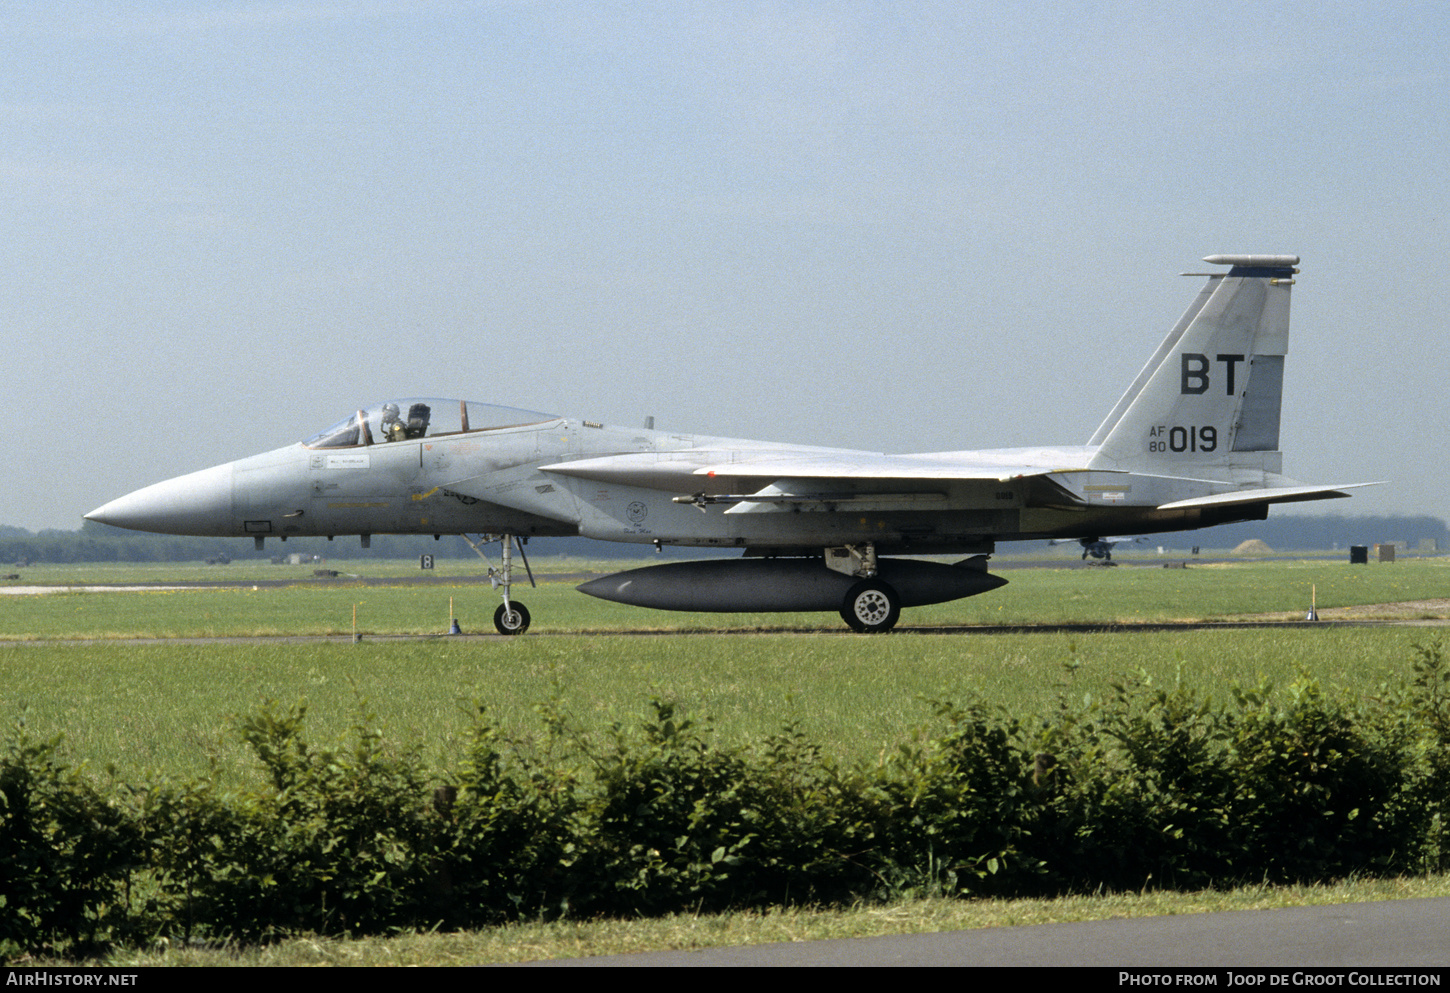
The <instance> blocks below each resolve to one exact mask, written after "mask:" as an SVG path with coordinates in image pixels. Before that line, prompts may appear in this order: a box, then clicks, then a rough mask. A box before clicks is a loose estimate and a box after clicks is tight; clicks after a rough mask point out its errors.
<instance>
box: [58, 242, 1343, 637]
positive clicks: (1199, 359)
mask: <svg viewBox="0 0 1450 993" xmlns="http://www.w3.org/2000/svg"><path fill="white" fill-rule="evenodd" d="M1206 261H1209V262H1212V263H1215V264H1225V265H1229V266H1230V267H1231V269H1230V271H1229V272H1228V273H1227V274H1217V273H1215V274H1212V275H1209V276H1208V283H1207V285H1206V286H1205V287H1204V288H1203V290H1202V291H1201V292H1200V294H1199V296H1198V298H1197V299H1196V300H1195V301H1194V303H1193V305H1192V306H1191V307H1190V308H1189V310H1188V312H1187V313H1186V314H1185V315H1184V317H1183V318H1182V319H1181V320H1180V321H1179V322H1178V324H1177V325H1176V326H1175V327H1174V329H1173V330H1172V331H1171V332H1170V333H1169V335H1168V337H1167V338H1166V339H1165V340H1164V341H1163V343H1162V344H1161V345H1160V346H1159V348H1158V350H1157V351H1156V352H1155V353H1154V355H1153V357H1152V358H1151V359H1150V360H1149V362H1148V364H1147V365H1146V366H1145V367H1144V369H1143V371H1142V372H1141V373H1140V374H1139V375H1138V377H1137V379H1135V380H1134V382H1133V383H1132V385H1131V386H1130V387H1129V389H1128V391H1127V392H1126V393H1125V394H1124V396H1123V398H1122V399H1121V400H1120V401H1119V402H1118V404H1117V405H1116V407H1115V408H1114V409H1113V410H1112V412H1111V413H1110V414H1109V415H1108V417H1107V419H1106V420H1105V421H1104V422H1103V425H1102V426H1101V427H1100V428H1099V429H1098V431H1097V432H1096V433H1095V435H1094V436H1093V438H1092V439H1091V440H1090V441H1089V443H1088V444H1087V445H1083V446H1077V447H1048V448H1032V449H996V450H989V451H965V452H938V453H925V454H914V455H887V454H881V453H875V452H865V451H856V450H851V449H833V448H816V447H805V446H798V445H788V444H780V443H773V442H759V441H750V440H744V439H736V438H718V437H709V436H699V435H687V434H679V433H675V432H667V431H656V430H652V429H644V428H640V429H633V428H622V427H617V426H608V425H604V424H600V423H596V422H593V421H589V420H576V419H573V418H569V417H562V416H558V415H553V414H544V413H538V412H535V411H528V410H519V409H515V408H509V407H499V406H493V405H488V404H480V403H473V402H469V401H459V400H442V399H434V398H411V399H403V400H395V401H390V402H387V403H381V404H375V405H373V406H370V407H366V408H362V409H358V410H355V411H353V412H351V413H350V414H349V415H348V416H346V417H344V418H343V419H342V420H341V421H339V422H338V423H337V424H335V425H333V426H332V427H330V428H328V429H326V430H324V431H321V432H318V433H317V434H315V435H313V436H312V437H310V438H308V439H306V440H304V441H302V442H299V443H297V444H293V445H288V446H286V447H283V448H278V449H275V450H273V451H270V452H266V453H264V454H261V455H254V456H252V457H250V458H244V459H240V460H238V461H235V462H229V463H227V464H225V465H220V466H215V467H213V468H210V469H204V470H202V471H200V472H196V473H192V474H190V475H186V476H180V477H177V478H175V479H170V480H167V481H165V482H161V483H157V484H154V485H152V486H148V487H145V488H143V489H141V490H137V491H135V492H134V493H131V494H128V495H127V496H123V497H121V498H119V499H117V500H113V501H111V502H110V503H108V504H106V505H104V506H102V507H100V508H98V509H97V510H95V511H92V512H91V513H90V514H88V515H86V516H87V517H88V518H90V519H91V520H97V521H102V522H105V523H109V524H115V525H117V526H120V527H127V528H134V529H138V530H144V531H157V532H163V533H170V534H188V535H212V536H217V537H231V536H237V537H251V538H253V539H254V540H255V541H256V542H257V544H258V546H259V547H261V546H262V545H263V543H264V542H265V540H266V539H267V538H283V539H285V538H288V537H293V536H299V537H300V536H309V535H316V536H328V537H333V536H337V535H352V534H359V535H364V536H368V535H372V534H382V533H387V534H435V535H437V534H471V533H484V534H490V535H497V536H500V538H501V540H502V541H503V548H504V551H505V553H506V558H505V561H506V569H507V568H508V565H507V563H508V561H509V560H508V556H507V553H508V552H509V551H510V550H511V549H512V548H513V547H514V544H513V543H514V541H515V540H516V539H527V538H528V537H531V536H544V535H581V536H583V537H587V538H595V539H599V540H604V541H623V542H634V543H642V544H655V545H657V546H662V545H681V546H690V547H710V548H736V549H740V550H741V551H742V552H743V553H744V556H745V559H744V560H719V559H716V560H711V561H708V562H696V563H671V564H668V565H662V566H654V567H649V568H645V569H635V570H630V571H628V572H625V573H621V574H618V575H617V576H615V577H606V578H604V579H601V580H595V581H592V582H591V583H586V584H585V585H584V586H583V587H581V589H583V590H584V591H585V592H588V593H591V594H593V595H596V596H602V597H605V598H606V599H612V600H617V601H620V602H624V603H632V604H637V605H641V606H651V607H659V608H664V609H689V610H829V609H839V610H840V612H841V614H842V616H843V617H844V618H845V619H846V620H847V622H848V623H849V624H851V626H852V627H855V628H857V629H858V630H868V631H878V630H888V629H889V628H890V627H891V626H893V625H894V624H895V623H896V619H897V616H898V615H899V611H900V608H901V607H903V606H908V607H909V606H913V605H918V604H923V603H933V602H940V601H943V600H950V599H955V598H958V597H961V596H970V595H973V594H975V593H981V592H985V591H986V590H989V589H992V588H995V587H997V586H1000V585H1002V583H1003V582H1004V580H1002V579H1001V578H1000V577H997V576H993V575H991V574H989V573H988V572H987V570H986V563H987V557H988V556H990V555H991V554H992V553H993V551H994V550H995V545H996V542H999V541H1021V540H1027V539H1037V538H1069V539H1073V538H1076V539H1086V540H1087V541H1088V542H1092V541H1097V540H1099V539H1100V536H1103V535H1120V534H1121V535H1134V534H1146V533H1153V532H1163V531H1177V530H1185V529H1191V528H1198V527H1205V526H1208V525H1212V524H1220V523H1226V522H1229V521H1238V520H1248V519H1259V518H1263V517H1265V516H1266V515H1267V513H1268V507H1269V505H1270V504H1273V503H1280V502H1287V501H1298V500H1317V499H1328V498H1334V497H1342V496H1347V495H1348V494H1346V493H1344V492H1343V490H1344V489H1345V487H1342V486H1338V487H1329V486H1305V485H1302V484H1298V483H1296V482H1294V481H1293V480H1290V479H1287V478H1286V477H1284V476H1283V475H1282V474H1281V463H1282V456H1281V454H1280V452H1279V451H1278V436H1279V416H1280V409H1279V408H1280V397H1281V393H1282V376H1283V369H1284V355H1285V354H1286V352H1287V344H1288V318H1289V292H1290V290H1289V287H1290V285H1292V283H1293V278H1292V276H1293V274H1294V273H1295V272H1297V270H1296V269H1295V268H1294V266H1295V265H1297V263H1298V258H1297V257H1295V256H1210V257H1209V258H1208V259H1207V260H1206ZM903 555H963V556H966V558H965V559H964V560H963V561H961V562H959V563H957V564H956V565H948V564H945V563H941V562H923V561H920V560H914V559H900V558H896V559H891V558H885V557H884V556H903ZM507 581H508V576H507V575H505V586H504V590H505V597H504V601H505V602H504V604H503V606H501V607H500V615H501V616H502V617H503V618H504V619H505V621H508V620H512V621H515V622H517V621H518V619H519V617H518V612H517V611H514V610H513V608H512V606H511V605H512V603H513V601H512V600H511V598H510V597H509V595H508V585H507ZM511 611H513V612H512V613H511ZM522 617H523V626H527V612H526V611H525V612H524V613H523V615H522ZM500 630H501V631H506V633H514V632H515V631H517V630H522V627H520V626H518V625H517V624H515V625H514V626H513V629H511V630H510V629H509V625H508V624H507V623H501V624H500Z"/></svg>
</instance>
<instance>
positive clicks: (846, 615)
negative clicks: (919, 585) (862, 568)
mask: <svg viewBox="0 0 1450 993" xmlns="http://www.w3.org/2000/svg"><path fill="white" fill-rule="evenodd" d="M900 617H901V598H900V597H899V596H897V595H896V591H895V590H893V589H892V588H891V587H890V586H887V585H886V584H885V583H883V582H882V581H881V580H879V579H863V580H861V581H860V582H859V583H857V584H856V585H855V586H853V587H851V588H850V590H848V591H847V592H846V599H845V601H844V602H843V603H842V604H841V619H842V620H843V621H845V622H846V623H847V624H848V625H850V627H851V630H852V631H860V632H861V633H862V634H882V633H884V632H886V631H890V630H891V629H892V628H894V627H896V621H897V619H898V618H900Z"/></svg>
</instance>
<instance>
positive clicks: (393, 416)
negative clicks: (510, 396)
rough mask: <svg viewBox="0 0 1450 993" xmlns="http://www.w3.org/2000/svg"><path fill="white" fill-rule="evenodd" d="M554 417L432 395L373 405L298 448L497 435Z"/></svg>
mask: <svg viewBox="0 0 1450 993" xmlns="http://www.w3.org/2000/svg"><path fill="white" fill-rule="evenodd" d="M558 419H559V418H558V416H557V415H555V414H541V413H539V412H538V411H536V410H519V409H518V408H517V407H498V406H495V405H493V404H489V403H473V402H471V401H468V400H440V399H438V398H437V397H407V398H404V399H402V400H388V401H386V402H384V403H378V404H374V405H373V406H371V407H367V408H364V409H361V410H358V411H356V412H354V413H352V414H349V415H348V416H347V417H344V418H343V419H342V420H340V421H338V422H337V423H336V424H334V425H333V426H332V427H330V428H328V429H327V430H326V431H319V432H318V433H317V434H315V435H313V436H312V437H311V438H308V439H307V440H306V441H304V442H303V443H302V444H303V445H305V446H306V447H308V448H351V447H353V446H354V445H382V444H386V443H387V442H390V441H408V440H411V439H414V438H436V437H438V436H440V435H450V434H462V433H464V432H469V431H496V430H498V429H499V428H511V427H518V426H520V425H523V424H540V423H542V422H544V421H556V420H558Z"/></svg>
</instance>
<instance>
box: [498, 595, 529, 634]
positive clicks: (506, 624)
mask: <svg viewBox="0 0 1450 993" xmlns="http://www.w3.org/2000/svg"><path fill="white" fill-rule="evenodd" d="M510 607H512V608H513V609H512V610H510V609H509V608H510ZM493 626H494V627H495V628H497V629H498V633H499V634H523V633H524V632H525V631H527V630H528V629H529V608H528V607H525V606H524V605H523V604H521V603H519V602H518V601H517V600H510V601H509V603H508V606H504V605H503V604H499V605H498V609H497V610H495V611H494V612H493Z"/></svg>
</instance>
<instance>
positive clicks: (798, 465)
mask: <svg viewBox="0 0 1450 993" xmlns="http://www.w3.org/2000/svg"><path fill="white" fill-rule="evenodd" d="M972 454H980V453H972ZM539 468H540V469H542V470H543V471H544V472H556V473H559V474H561V475H565V476H578V477H580V478H582V479H592V480H595V481H597V482H612V483H622V484H629V485H633V486H653V487H657V488H659V489H671V490H680V491H681V492H688V491H690V490H693V489H696V488H698V487H699V486H700V484H701V483H702V482H703V480H701V479H699V478H697V477H700V476H728V477H732V478H750V479H763V480H770V479H841V480H848V479H849V480H869V479H880V480H887V479H895V480H934V481H942V482H952V481H962V482H966V481H984V482H986V481H997V482H1006V481H1008V480H1012V479H1020V478H1023V477H1031V476H1047V475H1052V474H1055V473H1065V472H1083V471H1086V470H1084V469H1083V468H1082V467H1081V466H1078V465H1073V464H1071V463H1070V462H1067V461H1065V464H1063V465H1061V466H1058V465H1050V464H1046V465H1045V464H1043V463H1036V462H1034V463H1027V462H1020V463H1019V462H1015V461H1010V460H1009V461H1002V462H990V461H982V460H979V459H963V458H953V457H952V456H951V455H880V454H877V453H875V452H830V453H822V454H816V453H813V452H798V453H778V452H764V453H754V452H729V451H718V450H714V451H705V450H699V449H696V450H693V451H687V452H664V453H656V452H634V453H630V454H627V455H606V456H604V457H602V458H593V459H578V460H576V461H573V462H558V463H554V464H552V465H545V466H540V467H539ZM1099 471H1102V470H1099Z"/></svg>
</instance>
